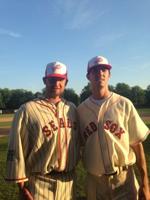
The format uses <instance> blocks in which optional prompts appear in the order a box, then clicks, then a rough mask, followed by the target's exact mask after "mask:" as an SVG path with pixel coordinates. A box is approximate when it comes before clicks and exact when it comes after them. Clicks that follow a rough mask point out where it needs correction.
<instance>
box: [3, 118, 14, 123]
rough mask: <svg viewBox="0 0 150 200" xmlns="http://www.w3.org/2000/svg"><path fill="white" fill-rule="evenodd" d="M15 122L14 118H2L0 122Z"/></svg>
mask: <svg viewBox="0 0 150 200" xmlns="http://www.w3.org/2000/svg"><path fill="white" fill-rule="evenodd" d="M12 120H13V117H3V118H0V122H11V121H12Z"/></svg>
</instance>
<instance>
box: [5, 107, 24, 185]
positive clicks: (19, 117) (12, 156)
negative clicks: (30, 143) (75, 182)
mask: <svg viewBox="0 0 150 200" xmlns="http://www.w3.org/2000/svg"><path fill="white" fill-rule="evenodd" d="M27 135H28V130H27V128H26V118H25V111H24V107H23V106H22V107H21V108H20V109H19V110H18V111H17V113H16V114H15V116H14V120H13V123H12V127H11V130H10V136H9V143H8V152H7V160H6V181H13V182H21V181H27V180H28V178H27V177H26V167H25V152H26V149H24V147H25V146H26V148H27V145H26V141H27Z"/></svg>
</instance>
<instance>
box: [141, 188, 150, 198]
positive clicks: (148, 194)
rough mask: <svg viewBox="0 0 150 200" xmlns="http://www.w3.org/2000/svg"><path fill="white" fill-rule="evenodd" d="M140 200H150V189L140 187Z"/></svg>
mask: <svg viewBox="0 0 150 200" xmlns="http://www.w3.org/2000/svg"><path fill="white" fill-rule="evenodd" d="M139 200H150V190H149V187H140V189H139Z"/></svg>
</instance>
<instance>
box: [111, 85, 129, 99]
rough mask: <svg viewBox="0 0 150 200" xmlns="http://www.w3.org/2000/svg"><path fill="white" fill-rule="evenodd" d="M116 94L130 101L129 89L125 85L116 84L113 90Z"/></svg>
mask: <svg viewBox="0 0 150 200" xmlns="http://www.w3.org/2000/svg"><path fill="white" fill-rule="evenodd" d="M115 90H116V92H117V93H118V94H120V95H123V96H125V97H127V98H129V99H131V100H132V97H131V88H130V86H129V85H127V84H125V83H118V84H117V85H116V88H115Z"/></svg>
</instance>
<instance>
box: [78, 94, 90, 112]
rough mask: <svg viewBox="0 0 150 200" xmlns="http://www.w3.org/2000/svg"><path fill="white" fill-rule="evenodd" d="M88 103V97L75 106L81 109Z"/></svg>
mask: <svg viewBox="0 0 150 200" xmlns="http://www.w3.org/2000/svg"><path fill="white" fill-rule="evenodd" d="M89 103H90V98H89V97H88V98H87V99H85V100H84V101H83V102H82V103H80V105H79V106H78V107H77V110H82V109H83V108H84V107H85V106H86V105H88V104H89Z"/></svg>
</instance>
